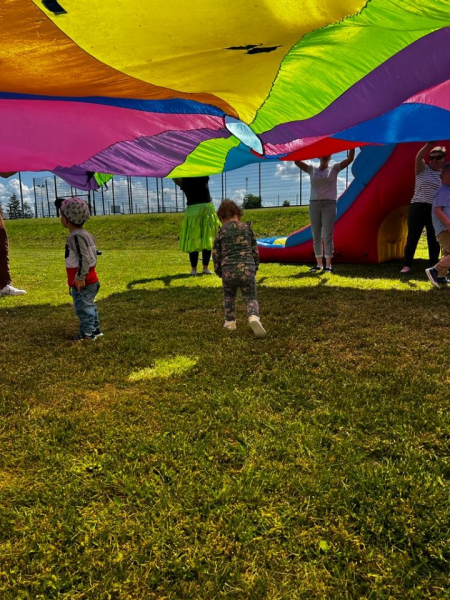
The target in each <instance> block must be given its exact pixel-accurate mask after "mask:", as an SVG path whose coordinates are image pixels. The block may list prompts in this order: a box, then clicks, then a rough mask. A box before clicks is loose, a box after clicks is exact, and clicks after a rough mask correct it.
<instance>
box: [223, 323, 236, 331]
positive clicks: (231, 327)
mask: <svg viewBox="0 0 450 600" xmlns="http://www.w3.org/2000/svg"><path fill="white" fill-rule="evenodd" d="M223 326H224V327H225V329H228V330H229V331H234V330H235V329H236V321H225V323H224V324H223Z"/></svg>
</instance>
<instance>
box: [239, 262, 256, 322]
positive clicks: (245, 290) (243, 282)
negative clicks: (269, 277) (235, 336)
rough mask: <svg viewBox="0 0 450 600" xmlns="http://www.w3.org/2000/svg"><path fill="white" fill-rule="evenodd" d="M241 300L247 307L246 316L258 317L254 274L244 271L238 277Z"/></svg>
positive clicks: (247, 270)
mask: <svg viewBox="0 0 450 600" xmlns="http://www.w3.org/2000/svg"><path fill="white" fill-rule="evenodd" d="M239 287H240V288H241V292H242V298H243V299H244V302H245V304H246V305H247V316H249V317H251V316H252V315H253V316H255V317H259V304H258V300H257V298H256V278H255V273H254V272H253V271H250V270H249V269H246V270H245V271H244V273H243V274H242V275H241V277H240V285H239Z"/></svg>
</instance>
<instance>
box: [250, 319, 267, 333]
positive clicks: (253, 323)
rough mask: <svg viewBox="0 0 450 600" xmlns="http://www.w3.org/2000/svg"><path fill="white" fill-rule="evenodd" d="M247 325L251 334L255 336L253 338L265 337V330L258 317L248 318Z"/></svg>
mask: <svg viewBox="0 0 450 600" xmlns="http://www.w3.org/2000/svg"><path fill="white" fill-rule="evenodd" d="M248 325H249V327H250V329H251V330H252V331H253V333H254V334H255V337H257V338H264V337H266V330H265V329H264V327H263V326H262V325H261V321H260V320H259V317H257V316H256V315H252V316H251V317H249V319H248Z"/></svg>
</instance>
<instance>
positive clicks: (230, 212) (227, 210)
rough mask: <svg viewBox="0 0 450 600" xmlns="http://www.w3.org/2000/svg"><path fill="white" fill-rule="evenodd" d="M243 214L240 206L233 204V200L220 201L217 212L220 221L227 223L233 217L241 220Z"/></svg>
mask: <svg viewBox="0 0 450 600" xmlns="http://www.w3.org/2000/svg"><path fill="white" fill-rule="evenodd" d="M243 214H244V211H243V210H242V208H241V207H240V206H238V205H237V204H236V202H233V200H227V199H225V200H222V202H221V204H220V206H219V208H218V210H217V216H218V217H219V219H220V220H221V221H229V220H230V219H232V218H233V217H239V218H241V217H242V215H243Z"/></svg>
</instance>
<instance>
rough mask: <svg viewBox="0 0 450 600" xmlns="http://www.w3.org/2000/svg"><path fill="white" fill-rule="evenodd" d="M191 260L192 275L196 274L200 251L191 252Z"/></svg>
mask: <svg viewBox="0 0 450 600" xmlns="http://www.w3.org/2000/svg"><path fill="white" fill-rule="evenodd" d="M189 260H190V262H191V275H196V274H197V265H198V252H189Z"/></svg>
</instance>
